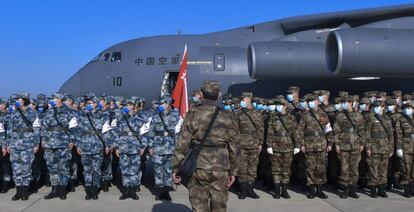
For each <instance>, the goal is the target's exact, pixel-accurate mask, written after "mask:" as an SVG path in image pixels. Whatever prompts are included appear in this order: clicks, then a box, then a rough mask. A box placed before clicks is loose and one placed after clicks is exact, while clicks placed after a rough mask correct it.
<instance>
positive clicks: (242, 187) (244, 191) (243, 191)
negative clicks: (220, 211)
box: [238, 183, 247, 199]
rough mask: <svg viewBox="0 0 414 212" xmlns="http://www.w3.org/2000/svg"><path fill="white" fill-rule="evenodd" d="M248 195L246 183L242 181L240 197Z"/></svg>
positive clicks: (243, 197)
mask: <svg viewBox="0 0 414 212" xmlns="http://www.w3.org/2000/svg"><path fill="white" fill-rule="evenodd" d="M246 196H247V189H246V183H240V193H239V196H238V198H239V199H246Z"/></svg>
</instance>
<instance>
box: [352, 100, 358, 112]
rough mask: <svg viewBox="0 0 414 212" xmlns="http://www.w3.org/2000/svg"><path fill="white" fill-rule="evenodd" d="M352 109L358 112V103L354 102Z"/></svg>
mask: <svg viewBox="0 0 414 212" xmlns="http://www.w3.org/2000/svg"><path fill="white" fill-rule="evenodd" d="M352 107H353V108H354V109H355V110H357V109H358V102H353V103H352Z"/></svg>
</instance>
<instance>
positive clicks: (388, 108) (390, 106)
mask: <svg viewBox="0 0 414 212" xmlns="http://www.w3.org/2000/svg"><path fill="white" fill-rule="evenodd" d="M387 110H388V112H394V110H395V107H394V105H388V106H387Z"/></svg>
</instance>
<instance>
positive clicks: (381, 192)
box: [378, 185, 388, 198]
mask: <svg viewBox="0 0 414 212" xmlns="http://www.w3.org/2000/svg"><path fill="white" fill-rule="evenodd" d="M378 196H380V197H382V198H387V197H388V195H387V193H386V192H385V185H381V186H379V187H378Z"/></svg>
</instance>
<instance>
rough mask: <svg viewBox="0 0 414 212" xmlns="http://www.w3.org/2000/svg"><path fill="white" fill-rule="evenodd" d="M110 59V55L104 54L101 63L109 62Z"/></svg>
mask: <svg viewBox="0 0 414 212" xmlns="http://www.w3.org/2000/svg"><path fill="white" fill-rule="evenodd" d="M110 57H111V53H105V54H104V56H103V58H102V60H103V61H109V58H110Z"/></svg>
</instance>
